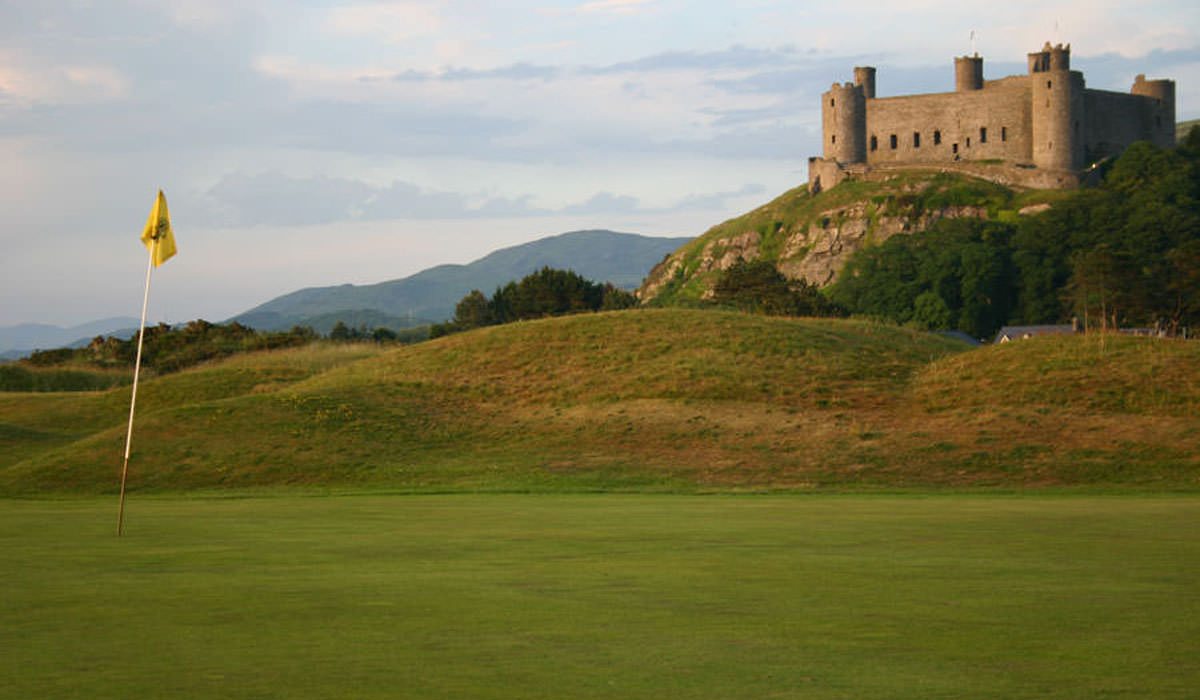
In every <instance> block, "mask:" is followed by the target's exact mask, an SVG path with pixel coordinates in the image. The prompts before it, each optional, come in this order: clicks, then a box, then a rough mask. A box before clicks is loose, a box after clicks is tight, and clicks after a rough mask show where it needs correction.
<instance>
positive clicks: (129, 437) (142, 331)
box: [117, 236, 158, 537]
mask: <svg viewBox="0 0 1200 700" xmlns="http://www.w3.org/2000/svg"><path fill="white" fill-rule="evenodd" d="M152 240H153V241H154V242H153V243H152V244H151V245H150V257H149V259H148V260H147V261H146V291H145V292H144V293H143V294H142V324H141V326H140V327H139V328H138V346H137V359H136V360H135V361H134V364H133V394H132V395H131V396H130V398H129V429H128V430H127V431H126V432H125V461H124V462H123V463H122V464H121V505H120V506H119V508H118V510H117V537H120V536H121V535H122V534H124V532H125V477H126V475H127V474H128V473H129V447H130V445H131V444H132V443H133V409H134V407H135V406H137V387H138V374H139V373H140V372H141V369H142V340H143V339H144V338H145V337H146V307H147V306H148V305H149V303H150V271H151V270H153V269H154V251H155V249H156V248H157V247H158V237H157V236H155V237H154V238H153V239H152Z"/></svg>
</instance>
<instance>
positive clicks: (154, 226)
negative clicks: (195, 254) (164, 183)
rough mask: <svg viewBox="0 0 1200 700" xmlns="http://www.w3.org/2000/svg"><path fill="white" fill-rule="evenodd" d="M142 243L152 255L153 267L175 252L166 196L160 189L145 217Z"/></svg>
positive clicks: (173, 234) (173, 233)
mask: <svg viewBox="0 0 1200 700" xmlns="http://www.w3.org/2000/svg"><path fill="white" fill-rule="evenodd" d="M142 243H145V244H146V250H149V251H150V253H151V254H152V255H153V256H154V266H155V267H158V266H159V265H162V264H163V263H165V262H166V261H167V259H168V258H170V257H171V256H172V255H174V254H175V232H174V231H172V230H171V216H170V215H169V214H168V213H167V198H166V197H164V196H163V193H162V190H159V191H158V199H156V200H154V208H153V209H151V210H150V218H149V219H146V228H144V229H142Z"/></svg>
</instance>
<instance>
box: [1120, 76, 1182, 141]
mask: <svg viewBox="0 0 1200 700" xmlns="http://www.w3.org/2000/svg"><path fill="white" fill-rule="evenodd" d="M1129 92H1131V93H1133V94H1134V95H1141V96H1143V97H1149V98H1151V99H1153V100H1154V102H1152V103H1150V104H1149V105H1148V110H1147V113H1146V115H1145V120H1146V125H1145V130H1146V132H1147V133H1149V134H1150V141H1151V142H1152V143H1153V144H1154V145H1155V146H1158V147H1159V148H1173V147H1174V146H1175V81H1174V80H1146V76H1144V75H1139V76H1138V77H1137V78H1136V79H1135V80H1134V81H1133V88H1131V89H1130V90H1129Z"/></svg>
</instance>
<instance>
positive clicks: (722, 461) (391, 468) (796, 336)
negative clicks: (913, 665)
mask: <svg viewBox="0 0 1200 700" xmlns="http://www.w3.org/2000/svg"><path fill="white" fill-rule="evenodd" d="M1198 367H1200V344H1197V343H1191V342H1184V341H1169V340H1168V341H1156V340H1149V339H1145V338H1132V337H1123V336H1120V337H1117V336H1111V337H1110V336H1087V337H1082V336H1080V337H1070V338H1059V339H1052V340H1047V341H1042V340H1030V341H1022V342H1018V343H1011V344H1006V345H1003V346H994V347H990V348H986V349H983V350H973V351H967V350H966V346H964V345H960V344H958V343H956V342H955V341H950V340H947V339H945V338H942V337H940V336H936V335H931V334H924V333H919V332H915V331H911V330H908V329H904V328H899V327H895V326H889V325H882V324H873V323H868V322H861V321H844V320H814V319H782V318H767V317H759V316H750V315H743V314H737V313H726V312H711V311H694V310H683V309H650V310H637V311H625V312H615V313H604V314H588V315H582V316H574V317H563V318H555V319H546V320H542V321H533V322H523V323H517V324H510V325H505V326H496V327H489V328H485V329H481V330H477V331H473V332H469V333H463V334H459V335H455V336H450V337H446V338H442V339H439V340H436V341H432V342H428V343H422V344H419V345H414V346H407V347H401V348H395V349H388V350H382V349H379V348H377V347H369V346H330V345H314V346H310V347H308V348H300V349H289V350H281V351H275V352H271V353H259V354H253V355H247V356H242V357H238V358H234V359H232V360H229V361H226V362H222V363H216V364H212V365H208V366H204V367H200V368H196V369H193V370H188V371H184V372H180V373H178V374H176V375H170V376H164V377H161V378H157V379H154V380H152V381H150V382H147V383H146V385H145V387H144V393H142V392H140V396H139V401H138V406H139V421H138V425H137V429H136V432H135V442H134V456H133V459H132V462H131V470H132V474H133V475H132V477H131V487H132V488H133V489H151V490H167V491H178V490H191V489H213V488H218V489H224V488H259V487H271V488H275V487H280V486H293V487H321V488H363V487H369V488H389V489H400V490H412V491H446V490H449V491H480V490H482V491H528V490H532V491H583V490H672V491H677V490H682V491H695V490H744V489H755V490H758V489H792V490H795V489H799V490H809V489H822V488H837V489H864V488H865V489H880V488H910V487H918V488H929V487H939V488H941V487H953V488H975V487H983V488H1023V487H1040V486H1089V487H1108V486H1115V485H1120V486H1130V485H1132V486H1137V487H1141V488H1156V489H1159V488H1168V489H1177V488H1185V489H1194V488H1196V487H1197V486H1200V481H1198V479H1197V475H1198V468H1200V430H1198V429H1197V428H1200V390H1198V389H1197V387H1198V386H1200V382H1198V381H1197V371H1198V370H1197V368H1198ZM127 399H128V389H124V390H121V389H117V390H112V391H108V392H99V393H93V394H83V395H81V394H71V395H66V394H4V395H0V438H2V440H0V465H3V468H2V469H0V493H7V494H32V493H51V492H64V493H69V492H75V493H93V492H108V491H112V490H113V489H114V488H115V485H116V483H117V481H116V477H117V474H118V471H119V468H120V454H121V450H122V445H123V440H124V434H125V431H124V419H125V416H126V411H127V404H126V401H127Z"/></svg>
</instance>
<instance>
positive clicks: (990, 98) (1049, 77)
mask: <svg viewBox="0 0 1200 700" xmlns="http://www.w3.org/2000/svg"><path fill="white" fill-rule="evenodd" d="M821 129H822V134H823V142H824V152H823V156H822V157H813V158H810V159H809V165H808V181H809V189H810V190H811V191H813V192H818V191H820V190H821V189H823V188H829V187H832V186H834V185H836V184H837V183H838V182H841V181H842V180H845V179H847V178H851V177H856V176H863V175H866V174H867V173H870V172H872V171H878V170H884V171H886V170H888V169H890V168H893V167H901V166H902V167H905V168H912V167H921V166H925V167H932V168H937V169H943V170H960V171H963V172H968V173H971V174H975V175H980V176H983V177H987V178H989V179H993V180H996V181H999V182H1004V183H1006V184H1014V185H1025V186H1032V187H1059V188H1062V187H1074V186H1077V185H1078V184H1079V183H1080V182H1081V178H1082V177H1083V176H1084V174H1085V173H1086V171H1087V170H1088V169H1089V168H1090V167H1091V166H1093V165H1094V164H1096V163H1097V162H1099V161H1101V160H1103V159H1104V158H1107V157H1110V156H1114V155H1116V154H1118V153H1120V152H1121V150H1123V149H1124V148H1125V147H1126V146H1128V145H1130V144H1131V143H1133V142H1134V141H1140V140H1146V141H1150V142H1152V143H1154V144H1156V145H1158V146H1162V147H1170V146H1173V145H1175V82H1174V81H1173V80H1146V78H1145V76H1143V75H1139V76H1137V79H1136V80H1135V82H1134V83H1133V88H1132V89H1131V90H1130V92H1129V93H1128V94H1127V93H1120V92H1111V91H1107V90H1093V89H1089V88H1087V87H1085V85H1084V80H1083V74H1082V73H1081V72H1079V71H1073V70H1071V47H1070V45H1069V44H1068V45H1067V46H1063V45H1062V44H1059V45H1057V46H1051V45H1050V44H1049V43H1047V44H1046V45H1045V46H1044V47H1043V48H1042V50H1041V51H1038V52H1036V53H1031V54H1029V73H1028V74H1027V75H1015V76H1009V77H1006V78H1000V79H998V80H984V78H983V58H982V57H980V56H979V55H978V54H975V55H972V56H962V57H958V58H955V59H954V92H944V93H931V94H925V95H904V96H898V97H876V96H875V68H873V67H870V66H865V67H857V68H855V69H854V82H853V83H845V84H842V85H839V84H836V83H835V84H834V85H833V86H832V87H831V88H830V89H829V91H828V92H826V93H824V94H823V95H821Z"/></svg>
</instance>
